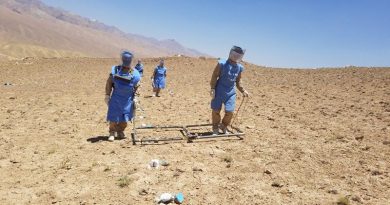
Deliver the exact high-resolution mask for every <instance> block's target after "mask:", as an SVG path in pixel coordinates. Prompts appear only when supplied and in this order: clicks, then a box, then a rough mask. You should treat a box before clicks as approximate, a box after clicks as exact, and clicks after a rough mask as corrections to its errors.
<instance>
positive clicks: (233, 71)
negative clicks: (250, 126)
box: [210, 46, 249, 135]
mask: <svg viewBox="0 0 390 205" xmlns="http://www.w3.org/2000/svg"><path fill="white" fill-rule="evenodd" d="M244 53H245V50H243V49H242V48H240V47H238V46H233V48H232V49H231V50H230V53H229V59H228V60H220V61H219V62H218V64H217V66H216V67H215V69H214V72H213V75H212V77H211V82H210V86H211V90H210V95H211V98H212V100H211V109H212V124H213V134H214V135H217V134H219V128H221V130H222V133H224V134H226V133H227V127H228V126H229V124H230V122H231V120H232V117H233V112H234V109H235V105H236V89H235V86H237V88H238V90H239V91H240V92H241V93H242V94H243V96H244V97H248V96H249V93H248V92H247V91H246V90H245V89H244V88H243V87H242V85H241V76H242V72H243V70H244V67H243V66H242V65H241V64H240V63H239V62H240V61H241V60H242V58H243V56H244ZM222 104H223V105H224V106H225V116H224V117H223V119H222V124H220V123H221V115H220V112H221V108H222Z"/></svg>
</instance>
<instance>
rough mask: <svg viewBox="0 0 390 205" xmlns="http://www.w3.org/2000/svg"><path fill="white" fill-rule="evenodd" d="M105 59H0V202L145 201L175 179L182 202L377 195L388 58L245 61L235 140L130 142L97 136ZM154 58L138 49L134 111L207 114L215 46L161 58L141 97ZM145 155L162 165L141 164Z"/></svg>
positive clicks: (387, 152) (387, 154)
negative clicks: (373, 61) (371, 62)
mask: <svg viewBox="0 0 390 205" xmlns="http://www.w3.org/2000/svg"><path fill="white" fill-rule="evenodd" d="M116 63H117V59H88V58H64V59H25V60H19V61H3V62H0V83H1V85H0V93H1V95H0V96H1V98H0V104H1V107H0V116H1V118H0V176H1V177H0V204H155V203H156V202H155V198H156V197H158V196H159V195H160V194H161V193H164V192H173V193H176V192H182V193H183V194H184V196H185V202H184V204H213V205H214V204H310V205H311V204H337V203H339V204H348V203H349V204H383V205H386V204H390V173H389V172H390V69H389V68H343V69H315V70H314V69H313V70H296V69H271V68H263V67H257V66H254V65H250V64H246V71H245V75H244V76H243V80H244V84H245V85H246V88H247V90H249V92H250V93H251V97H250V98H249V99H248V101H247V103H244V104H243V106H242V107H241V110H240V114H239V116H238V118H237V126H239V127H241V128H242V129H243V130H244V131H245V132H246V136H245V139H244V140H236V138H227V139H217V140H203V141H201V140H197V141H194V142H193V143H186V141H182V142H169V143H165V144H164V143H159V144H154V145H143V146H141V145H135V146H133V145H132V144H131V140H130V139H129V138H128V139H125V140H116V141H115V142H108V141H107V140H106V139H107V134H108V133H107V131H108V130H107V129H108V126H107V123H106V120H105V117H106V112H107V106H106V105H105V103H104V86H105V80H106V78H107V76H108V73H109V71H110V68H111V66H112V65H114V64H116ZM157 63H158V59H145V70H146V71H145V77H144V79H143V82H142V87H141V88H140V97H139V100H140V106H141V108H142V110H139V112H138V113H137V114H138V118H137V120H136V122H137V124H151V125H188V124H199V123H209V122H210V107H209V104H210V97H209V94H208V91H209V79H210V76H211V72H212V70H213V68H214V66H215V65H216V60H215V59H195V58H184V57H181V58H169V59H167V60H166V65H167V67H168V80H167V89H165V90H164V92H163V93H162V97H160V98H152V97H150V95H151V94H152V93H151V86H150V79H149V77H150V75H151V71H152V69H153V67H154V66H155V65H157ZM242 100H243V98H242V97H239V99H238V104H240V102H241V101H242ZM131 128H132V125H129V127H128V129H127V131H126V134H127V135H128V136H130V133H131ZM164 133H165V132H155V133H152V134H154V135H155V136H158V135H159V134H164ZM140 134H142V133H140ZM172 134H177V135H178V136H180V133H175V132H173V133H172ZM152 159H164V160H166V161H168V162H169V166H166V167H160V168H159V169H149V168H148V163H149V161H150V160H152ZM120 185H122V187H121V186H120Z"/></svg>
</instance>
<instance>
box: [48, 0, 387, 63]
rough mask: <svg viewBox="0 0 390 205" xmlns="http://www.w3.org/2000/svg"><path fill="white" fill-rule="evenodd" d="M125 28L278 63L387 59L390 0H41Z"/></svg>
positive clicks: (220, 52)
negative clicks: (236, 50) (240, 50)
mask: <svg viewBox="0 0 390 205" xmlns="http://www.w3.org/2000/svg"><path fill="white" fill-rule="evenodd" d="M43 1H44V2H45V3H47V4H48V5H51V6H55V7H61V8H63V9H65V10H68V11H71V12H72V13H76V14H79V15H82V16H85V17H89V18H91V19H97V20H99V21H101V22H103V23H106V24H108V25H114V26H116V27H118V28H120V29H121V30H123V31H125V32H128V33H135V34H141V35H144V36H148V37H154V38H157V39H176V40H177V41H178V42H180V43H182V44H183V45H184V46H186V47H190V48H195V49H197V50H199V51H201V52H204V53H208V54H210V55H212V56H215V57H226V56H227V54H228V52H229V49H230V48H231V46H232V45H239V46H242V47H243V48H246V50H247V52H246V56H245V57H244V60H246V61H248V62H251V63H255V64H258V65H266V66H273V67H301V68H303V67H334V66H345V65H357V66H390V12H389V9H390V0H316V1H314V0H294V1H293V0H224V1H222V0H138V1H134V0H43Z"/></svg>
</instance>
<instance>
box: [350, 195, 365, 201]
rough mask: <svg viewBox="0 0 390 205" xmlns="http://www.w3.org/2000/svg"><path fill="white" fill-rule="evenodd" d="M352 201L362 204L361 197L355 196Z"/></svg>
mask: <svg viewBox="0 0 390 205" xmlns="http://www.w3.org/2000/svg"><path fill="white" fill-rule="evenodd" d="M351 199H352V201H356V202H359V203H362V202H363V201H362V199H361V198H360V197H359V196H353V197H352V198H351Z"/></svg>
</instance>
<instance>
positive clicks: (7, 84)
mask: <svg viewBox="0 0 390 205" xmlns="http://www.w3.org/2000/svg"><path fill="white" fill-rule="evenodd" d="M4 85H5V86H11V85H12V83H10V82H6V83H4Z"/></svg>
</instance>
